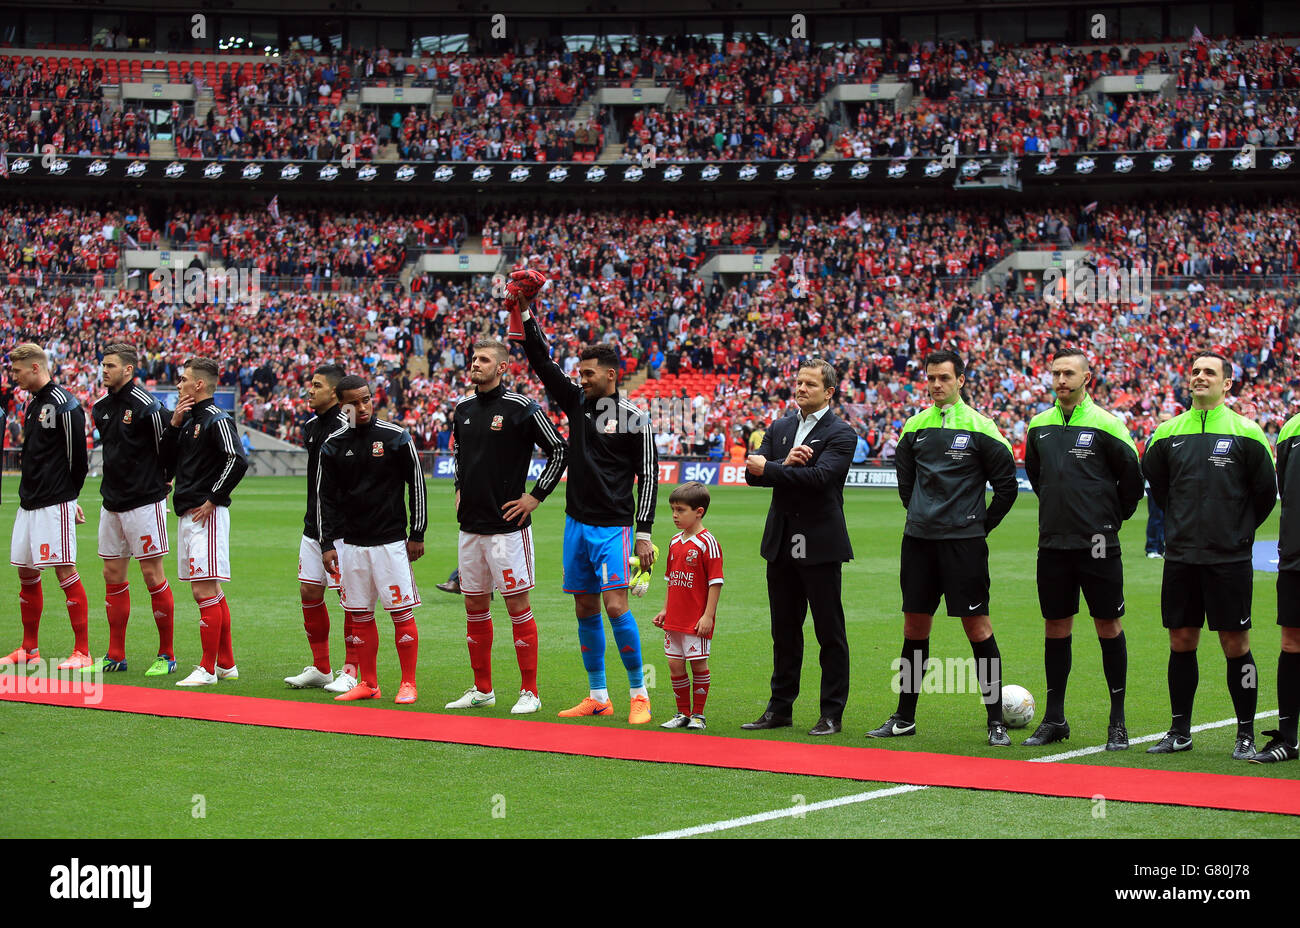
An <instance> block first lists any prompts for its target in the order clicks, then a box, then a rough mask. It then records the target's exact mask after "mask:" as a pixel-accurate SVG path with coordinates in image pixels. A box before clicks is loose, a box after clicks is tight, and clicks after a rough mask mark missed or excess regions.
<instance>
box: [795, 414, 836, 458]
mask: <svg viewBox="0 0 1300 928" xmlns="http://www.w3.org/2000/svg"><path fill="white" fill-rule="evenodd" d="M830 408H831V407H830V404H827V405H825V406H823V407H822V408H821V409H819V410H817V411H816V412H812V413H809V414H808V415H806V416H801V417H800V418H799V428H798V429H796V430H795V433H794V447H796V448H797V447H799V446H800V445H802V444H803V443H804V439H805V438H807V437H808V433H809V432H811V431H812V430H813V429H814V428H815V427H816V426H817V423H818V422H819V421H821V417H822V416H823V415H825V413H826V410H828V409H830Z"/></svg>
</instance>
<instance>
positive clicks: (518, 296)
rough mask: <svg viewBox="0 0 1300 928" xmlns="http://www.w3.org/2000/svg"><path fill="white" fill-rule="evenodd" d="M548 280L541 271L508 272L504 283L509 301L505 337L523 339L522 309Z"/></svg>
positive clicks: (516, 339) (517, 340) (515, 339)
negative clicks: (508, 317)
mask: <svg viewBox="0 0 1300 928" xmlns="http://www.w3.org/2000/svg"><path fill="white" fill-rule="evenodd" d="M549 283H550V281H549V280H548V279H547V277H546V275H545V274H543V273H542V272H541V271H534V270H528V269H523V270H518V271H512V272H511V274H510V282H509V283H508V284H506V299H507V300H509V301H510V321H509V324H508V326H507V327H506V338H508V339H509V340H510V341H515V342H521V341H523V340H524V315H523V310H524V307H526V306H527V305H528V304H529V303H531V302H532V301H533V300H534V299H535V298H536V297H537V294H539V293H540V292H541V291H542V290H543V288H545V287H546V285H547V284H549Z"/></svg>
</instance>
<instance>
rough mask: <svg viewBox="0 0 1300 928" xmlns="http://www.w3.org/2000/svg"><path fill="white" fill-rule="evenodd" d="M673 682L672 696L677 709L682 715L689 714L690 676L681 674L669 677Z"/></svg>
mask: <svg viewBox="0 0 1300 928" xmlns="http://www.w3.org/2000/svg"><path fill="white" fill-rule="evenodd" d="M670 679H671V680H672V683H673V696H674V697H676V699H677V711H678V712H680V713H681V714H682V715H690V714H691V678H690V677H688V676H686V674H682V675H681V676H680V677H671V678H670Z"/></svg>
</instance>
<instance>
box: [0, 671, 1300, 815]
mask: <svg viewBox="0 0 1300 928" xmlns="http://www.w3.org/2000/svg"><path fill="white" fill-rule="evenodd" d="M0 699H3V700H10V701H14V702H30V703H38V704H41V705H50V706H67V707H74V708H94V709H108V710H110V711H113V712H137V713H142V714H145V715H157V716H164V717H167V718H181V719H197V720H201V721H208V722H232V723H234V724H237V725H263V726H267V727H270V728H289V729H296V730H301V731H321V732H334V733H338V734H349V735H369V736H374V737H381V738H405V739H409V740H414V741H439V742H445V743H448V744H477V745H483V746H485V747H494V748H510V749H514V750H522V751H550V752H554V753H559V754H577V755H581V756H584V757H608V758H613V759H615V760H638V761H653V762H658V763H669V764H697V765H700V766H704V767H725V768H730V769H733V770H759V771H766V772H770V773H790V774H799V775H803V776H821V777H838V778H841V779H847V780H867V781H881V782H886V783H911V784H915V785H918V786H953V787H960V788H964V789H992V790H1004V791H1006V792H1012V793H1033V794H1036V795H1039V796H1073V797H1080V798H1085V799H1087V798H1091V797H1093V796H1096V795H1101V796H1105V797H1106V799H1107V800H1111V801H1123V802H1150V803H1160V804H1164V805H1177V806H1196V807H1200V808H1206V809H1230V810H1233V811H1240V812H1279V813H1283V814H1286V815H1300V783H1298V782H1296V781H1295V780H1275V779H1270V778H1263V777H1248V776H1227V775H1224V774H1215V773H1185V772H1182V771H1170V770H1158V769H1155V770H1146V769H1133V768H1131V767H1100V766H1091V765H1087V764H1068V763H1030V762H1028V761H1022V760H999V759H996V758H987V757H961V756H957V755H952V754H926V753H920V752H916V751H891V750H884V749H881V748H862V747H847V746H842V745H835V744H792V743H790V742H785V741H763V740H750V739H746V738H726V737H719V736H700V735H687V734H683V733H680V732H678V733H669V732H663V731H654V730H649V731H647V730H640V731H638V730H634V729H627V728H613V727H611V728H598V727H595V726H588V725H566V724H562V723H559V722H525V721H522V720H515V719H499V718H471V717H467V716H453V715H435V714H432V713H424V712H403V711H399V710H395V709H372V708H368V707H361V706H340V705H333V704H328V703H327V704H321V705H315V704H312V703H301V702H288V701H284V700H279V699H258V698H253V697H249V696H229V695H225V694H222V693H212V692H206V693H204V692H200V693H193V692H179V691H176V690H157V689H149V688H146V687H141V686H123V685H120V684H117V685H114V684H105V685H104V687H103V701H102V702H100V703H99V704H98V705H95V706H87V705H86V704H85V696H84V695H82V694H79V693H73V694H28V693H0Z"/></svg>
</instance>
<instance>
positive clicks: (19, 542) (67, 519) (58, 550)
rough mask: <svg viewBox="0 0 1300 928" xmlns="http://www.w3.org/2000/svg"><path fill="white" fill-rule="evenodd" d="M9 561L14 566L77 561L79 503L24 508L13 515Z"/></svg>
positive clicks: (40, 565)
mask: <svg viewBox="0 0 1300 928" xmlns="http://www.w3.org/2000/svg"><path fill="white" fill-rule="evenodd" d="M9 563H10V564H13V565H14V566H15V567H34V568H37V569H44V568H46V567H61V566H64V565H67V564H76V563H77V503H76V501H75V500H69V501H68V502H66V503H55V504H54V505H53V506H42V507H41V508H40V509H22V508H20V509H19V510H18V514H17V515H16V516H14V534H13V541H12V543H11V544H10V545H9Z"/></svg>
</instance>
